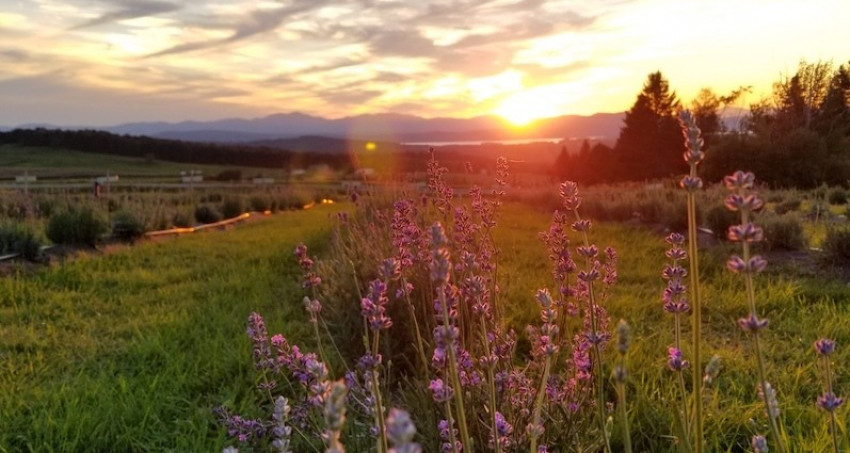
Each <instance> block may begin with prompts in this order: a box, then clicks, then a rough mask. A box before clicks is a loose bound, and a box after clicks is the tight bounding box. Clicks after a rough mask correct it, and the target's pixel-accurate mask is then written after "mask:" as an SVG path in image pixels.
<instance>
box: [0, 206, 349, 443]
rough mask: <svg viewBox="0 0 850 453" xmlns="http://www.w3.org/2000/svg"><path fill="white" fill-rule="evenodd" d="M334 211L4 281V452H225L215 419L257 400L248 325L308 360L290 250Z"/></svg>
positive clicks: (0, 390)
mask: <svg viewBox="0 0 850 453" xmlns="http://www.w3.org/2000/svg"><path fill="white" fill-rule="evenodd" d="M332 209H334V208H325V207H323V208H321V209H314V210H310V211H303V212H288V213H284V214H280V215H277V216H273V217H270V218H268V219H265V220H261V221H257V222H252V223H249V224H247V225H244V226H240V227H239V228H237V229H234V230H231V231H227V232H208V233H203V234H196V235H191V236H188V237H180V238H177V239H167V240H164V241H162V242H155V243H143V244H140V245H138V246H135V247H132V248H127V249H125V250H121V251H118V252H116V253H111V254H107V255H101V254H99V253H95V254H83V255H80V256H79V257H77V258H76V259H74V260H72V261H69V262H65V263H59V264H55V265H52V266H50V267H49V268H44V269H40V270H37V271H35V272H32V273H18V274H17V275H12V276H9V277H5V278H3V279H2V280H0V358H2V360H0V426H2V429H0V451H4V452H5V451H8V452H18V451H68V452H73V451H81V452H82V451H126V452H130V451H176V452H185V451H219V450H220V449H221V447H222V444H223V441H224V439H223V433H222V430H221V429H219V428H218V426H217V425H216V424H215V423H214V418H213V416H212V413H211V410H212V408H214V407H216V406H218V405H221V404H228V405H230V406H231V407H233V408H235V409H237V410H241V409H245V408H246V407H253V405H252V404H251V403H252V401H253V398H254V397H255V396H254V395H255V393H256V392H255V391H254V390H253V383H254V379H255V377H254V372H253V366H252V363H251V358H250V345H249V342H248V340H247V338H246V337H245V333H244V328H245V321H246V319H247V317H248V314H249V313H250V312H251V311H255V310H256V311H259V312H261V313H262V314H264V315H265V316H267V318H268V320H267V325H268V327H269V331H270V332H283V333H284V334H285V335H287V337H288V338H291V340H292V341H293V342H296V343H302V342H306V343H308V347H309V343H310V340H309V339H310V338H312V337H311V336H310V335H309V333H310V331H309V330H308V326H307V325H306V323H305V322H304V320H305V319H306V315H305V314H304V313H303V309H302V308H301V303H300V300H301V292H300V291H301V290H300V286H299V275H300V270H299V269H298V268H297V264H296V263H295V260H294V258H292V250H293V248H294V246H295V245H296V244H297V243H298V242H301V241H305V242H306V243H307V244H308V245H320V244H321V243H322V238H324V237H325V235H326V232H327V227H326V225H328V222H326V217H327V216H328V214H329V212H330V211H331V210H332ZM318 248H319V249H321V247H318Z"/></svg>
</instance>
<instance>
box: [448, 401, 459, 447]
mask: <svg viewBox="0 0 850 453" xmlns="http://www.w3.org/2000/svg"><path fill="white" fill-rule="evenodd" d="M446 423H448V424H449V442H450V443H451V444H452V453H459V452H458V451H457V438H456V437H455V419H454V417H452V405H451V403H450V402H449V400H446Z"/></svg>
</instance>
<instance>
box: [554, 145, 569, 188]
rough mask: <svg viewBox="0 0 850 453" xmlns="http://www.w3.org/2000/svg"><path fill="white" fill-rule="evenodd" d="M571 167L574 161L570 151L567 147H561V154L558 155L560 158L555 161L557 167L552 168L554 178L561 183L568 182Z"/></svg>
mask: <svg viewBox="0 0 850 453" xmlns="http://www.w3.org/2000/svg"><path fill="white" fill-rule="evenodd" d="M571 166H572V159H571V158H570V153H569V151H567V145H561V153H560V154H558V158H557V159H555V166H554V167H552V177H553V178H554V179H555V180H556V181H559V182H560V181H564V180H566V179H567V174H568V173H569V171H570V167H571Z"/></svg>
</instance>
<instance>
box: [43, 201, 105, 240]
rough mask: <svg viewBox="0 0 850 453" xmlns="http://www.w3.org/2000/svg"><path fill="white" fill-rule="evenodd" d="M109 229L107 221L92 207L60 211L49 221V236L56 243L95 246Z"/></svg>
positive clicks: (47, 232)
mask: <svg viewBox="0 0 850 453" xmlns="http://www.w3.org/2000/svg"><path fill="white" fill-rule="evenodd" d="M107 231H108V227H107V224H106V221H104V220H103V218H102V217H100V216H99V215H97V214H96V213H95V212H94V210H92V209H91V208H82V209H71V210H67V211H63V212H59V213H57V214H55V215H53V216H51V217H50V220H49V221H48V222H47V230H46V232H45V233H46V234H47V238H48V239H50V240H51V241H53V242H54V243H56V244H69V245H89V246H92V247H94V246H95V245H96V244H97V241H98V240H99V239H100V237H101V235H103V234H105V233H106V232H107Z"/></svg>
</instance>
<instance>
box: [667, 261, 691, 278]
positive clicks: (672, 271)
mask: <svg viewBox="0 0 850 453" xmlns="http://www.w3.org/2000/svg"><path fill="white" fill-rule="evenodd" d="M687 275H688V271H686V270H685V268H684V267H682V266H670V265H667V266H665V267H664V270H663V271H662V272H661V277H663V278H664V279H665V280H671V279H676V280H681V279H683V278H685V277H686V276H687Z"/></svg>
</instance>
